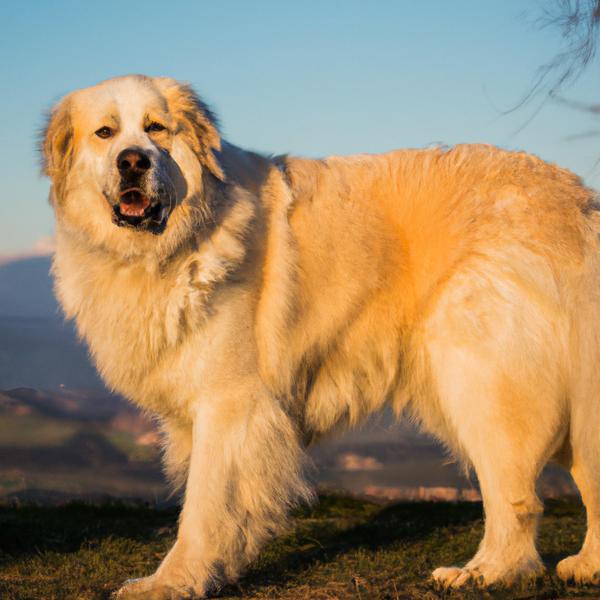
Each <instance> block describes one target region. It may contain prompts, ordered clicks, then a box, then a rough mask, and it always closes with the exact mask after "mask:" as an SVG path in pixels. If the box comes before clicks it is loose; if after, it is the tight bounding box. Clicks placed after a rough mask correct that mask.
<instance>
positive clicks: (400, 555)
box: [0, 496, 600, 600]
mask: <svg viewBox="0 0 600 600" xmlns="http://www.w3.org/2000/svg"><path fill="white" fill-rule="evenodd" d="M176 519H177V511H175V510H174V509H170V510H158V509H153V508H147V507H143V506H126V505H122V504H112V505H103V506H91V505H84V504H69V505H66V506H62V507H57V508H52V507H34V506H23V507H3V508H0V598H2V599H3V600H13V599H34V598H35V599H38V598H39V599H44V600H53V599H67V598H73V599H81V600H83V599H96V598H98V599H103V598H108V597H109V595H110V593H111V591H113V590H114V589H116V588H117V587H118V586H119V584H120V583H121V582H122V581H123V580H124V579H125V578H127V577H132V576H142V575H145V574H149V573H151V572H152V570H153V569H155V568H156V566H157V565H158V564H159V562H160V559H161V557H162V556H163V554H164V553H165V552H166V550H167V549H168V547H169V546H170V544H171V543H172V541H173V538H174V535H175V531H176V529H175V525H176ZM584 530H585V518H584V514H583V509H582V507H581V505H580V504H579V503H578V502H576V501H566V500H565V501H555V502H549V503H548V505H547V510H546V515H545V517H544V519H543V523H542V529H541V534H540V549H541V552H542V555H543V557H544V560H545V561H546V564H547V566H548V567H549V574H548V575H546V576H545V577H544V578H542V579H541V580H539V581H538V582H537V584H536V586H535V587H530V588H527V589H512V590H498V591H492V592H485V593H484V592H481V591H479V590H467V591H464V592H454V593H451V594H444V593H441V592H436V591H435V590H434V589H433V588H432V587H431V585H430V583H429V580H428V578H429V574H430V572H431V571H432V569H433V568H435V567H436V566H440V565H449V564H456V563H461V562H463V561H465V560H466V559H468V558H469V557H470V556H471V555H472V554H473V552H474V551H475V549H476V547H477V544H478V542H479V539H480V536H481V532H482V518H481V505H480V504H469V503H459V504H446V503H436V504H431V503H414V504H409V503H402V504H395V505H392V506H387V507H381V506H378V505H376V504H372V503H369V502H364V501H360V500H355V499H352V498H344V497H339V496H325V497H322V498H321V501H320V503H319V504H318V505H317V506H315V507H314V508H310V509H309V508H305V509H302V510H300V511H298V512H297V514H296V515H295V518H294V521H293V527H292V529H291V530H290V532H289V533H288V534H287V535H285V536H282V537H279V538H278V539H276V540H274V541H273V542H271V543H270V544H269V545H268V546H267V547H266V548H265V550H264V551H263V553H262V554H261V556H260V558H259V559H258V560H257V561H256V562H255V563H254V564H253V565H252V566H251V568H250V569H249V571H248V573H247V575H246V576H245V577H244V578H243V579H242V581H241V582H240V583H239V584H238V585H236V586H232V587H230V588H228V589H226V590H223V592H222V598H229V599H234V598H235V599H239V598H254V599H259V598H260V599H266V598H272V599H284V600H285V599H290V600H300V599H302V600H320V599H334V598H339V599H347V598H348V599H349V598H353V599H358V600H367V599H381V600H383V599H386V600H406V599H409V598H423V599H427V600H434V599H437V598H449V599H452V598H456V599H471V598H473V599H475V598H502V599H505V598H521V599H525V598H539V599H551V598H565V599H566V598H575V597H583V598H600V589H594V588H578V587H570V586H565V585H564V584H562V583H561V582H559V581H558V580H557V579H556V577H555V576H554V575H553V574H552V570H553V567H554V565H555V564H556V562H557V561H558V560H560V558H562V557H564V556H566V555H567V554H572V553H574V552H576V551H577V550H578V547H579V545H580V543H581V540H582V539H583V535H584Z"/></svg>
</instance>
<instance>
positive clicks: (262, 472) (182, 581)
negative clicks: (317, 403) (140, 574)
mask: <svg viewBox="0 0 600 600" xmlns="http://www.w3.org/2000/svg"><path fill="white" fill-rule="evenodd" d="M303 462H304V453H303V451H302V449H301V446H300V442H299V435H298V431H297V428H296V426H295V424H294V423H293V420H292V419H291V418H290V416H289V414H288V413H287V412H286V410H285V409H284V407H282V406H281V404H280V403H279V402H278V401H277V400H275V399H274V398H272V397H271V396H269V394H268V393H267V392H265V391H261V393H254V394H251V395H250V397H247V398H245V399H239V396H238V397H237V398H235V397H223V396H222V395H221V396H220V397H218V399H215V400H213V401H211V402H210V403H200V404H199V405H198V406H197V407H196V409H195V410H194V423H193V439H192V455H191V460H190V469H189V474H188V479H187V486H186V493H185V501H184V506H183V510H182V512H181V517H180V522H179V531H178V535H177V541H176V542H175V545H174V546H173V548H172V549H171V551H170V552H169V553H168V555H167V556H166V558H165V559H164V560H163V562H162V564H161V565H160V567H159V568H158V570H157V571H156V573H155V574H154V575H152V576H150V577H147V578H145V579H140V580H136V581H131V582H128V583H127V584H126V585H125V586H124V587H123V588H121V590H120V591H119V592H118V595H117V597H118V598H127V599H130V598H157V599H158V598H160V599H163V598H165V599H166V598H169V599H171V598H202V597H206V596H207V595H208V594H210V593H211V592H212V591H214V590H215V589H218V588H219V587H220V586H222V585H223V584H224V583H227V582H231V581H234V580H235V579H236V578H237V577H238V575H239V573H240V571H241V570H242V569H243V568H244V567H245V566H246V565H247V563H248V562H249V561H250V560H252V559H253V558H254V557H255V556H256V554H257V553H258V551H259V549H260V547H261V545H262V543H263V542H264V541H265V539H266V538H268V537H269V536H270V535H272V534H273V533H275V532H277V531H278V530H280V529H281V527H282V526H283V525H284V524H285V519H286V515H287V513H288V510H289V508H290V506H292V505H293V504H294V503H296V502H297V501H298V500H302V499H304V500H306V499H309V498H310V495H311V494H310V491H309V489H308V487H307V486H306V484H305V482H304V479H303V476H302V466H303Z"/></svg>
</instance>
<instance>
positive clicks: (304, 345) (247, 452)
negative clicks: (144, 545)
mask: <svg viewBox="0 0 600 600" xmlns="http://www.w3.org/2000/svg"><path fill="white" fill-rule="evenodd" d="M42 151H43V156H44V161H45V170H46V172H47V174H48V175H49V176H50V177H51V178H52V184H53V185H52V192H51V201H52V204H53V206H54V210H55V212H56V234H57V250H56V256H55V259H54V267H53V271H54V276H55V278H56V292H57V295H58V297H59V299H60V301H61V303H62V306H63V307H64V310H65V313H66V315H67V316H68V317H69V318H72V319H75V321H76V323H77V327H78V330H79V332H80V334H81V336H82V337H83V338H84V339H85V340H87V343H88V344H89V348H90V351H91V354H92V356H93V358H94V360H95V362H96V364H97V366H98V369H99V370H100V372H101V374H102V376H103V377H104V379H105V381H106V382H107V384H108V385H109V386H111V387H112V388H114V389H115V390H117V391H118V392H120V393H122V394H123V395H125V396H127V397H128V398H130V399H131V400H133V401H134V402H136V403H137V404H138V405H140V406H141V407H143V408H144V409H146V410H148V411H151V412H153V413H155V414H156V415H157V416H158V418H159V419H160V421H161V423H162V427H163V429H164V434H165V464H166V469H167V471H168V473H169V474H170V476H171V477H172V479H173V480H174V482H175V483H184V482H185V484H186V492H185V501H184V505H183V510H182V513H181V520H180V524H179V533H178V537H177V541H176V543H175V545H174V546H173V548H172V549H171V551H170V552H169V554H168V555H167V557H166V558H165V559H164V561H163V563H162V564H161V566H160V567H159V569H158V570H157V572H156V573H155V574H154V575H151V576H150V577H147V578H145V579H141V580H136V581H132V582H128V583H126V584H125V586H124V587H123V588H122V589H121V590H120V592H119V597H121V598H180V597H192V596H194V597H195V596H198V597H203V596H205V595H207V594H209V593H210V592H211V590H214V589H215V588H216V587H218V586H219V585H222V584H223V583H224V582H227V581H232V580H234V579H235V578H236V577H237V576H238V575H239V573H240V571H241V569H243V568H244V566H245V565H246V564H247V563H248V561H249V560H251V559H252V558H253V557H255V556H256V555H257V553H258V551H259V550H260V547H261V544H262V543H263V542H264V541H265V539H266V538H268V536H270V535H272V534H273V533H274V532H276V531H278V530H279V529H280V528H281V526H282V525H283V524H284V523H285V517H286V513H287V512H288V510H289V508H290V506H292V505H294V503H296V502H297V501H298V500H304V499H307V498H310V496H311V492H310V490H309V488H308V487H307V485H306V483H305V480H304V478H303V463H304V450H303V448H304V446H305V445H306V444H307V443H309V442H310V441H311V440H313V439H314V438H316V437H318V436H320V435H321V434H323V433H325V432H327V431H330V430H332V429H333V428H336V427H338V426H341V425H346V424H350V425H352V424H355V423H357V422H359V421H360V420H361V419H362V418H363V417H364V416H365V415H368V414H369V413H372V412H373V411H375V410H377V409H379V408H380V407H382V406H383V405H384V404H385V403H388V404H390V405H391V406H393V408H394V410H395V411H396V412H397V413H398V414H400V413H402V412H405V413H409V414H411V415H412V416H413V417H414V418H416V419H417V420H418V421H420V422H421V423H422V425H423V426H424V427H425V428H426V429H427V430H428V431H430V432H432V433H434V434H435V435H437V436H438V437H439V438H440V439H442V440H443V441H444V442H445V443H446V444H447V445H448V446H449V447H450V448H451V449H452V450H453V451H454V452H455V453H456V455H457V456H458V457H460V458H461V459H462V460H464V461H465V462H466V463H467V464H469V465H471V466H472V467H473V468H474V470H475V471H476V473H477V477H478V479H479V482H480V485H481V490H482V493H483V498H484V504H485V512H486V526H485V535H484V538H483V541H482V542H481V545H480V547H479V550H478V551H477V554H476V555H475V556H474V558H473V559H472V560H471V561H469V562H468V563H467V564H466V565H465V566H463V567H446V568H439V569H437V570H436V571H435V572H434V573H433V577H434V578H435V579H436V580H437V581H438V582H439V583H440V584H442V585H444V586H460V585H463V584H465V583H466V582H468V581H472V580H476V581H479V582H483V583H484V584H491V583H494V582H504V583H509V582H511V581H514V580H515V579H516V578H520V577H523V576H525V577H532V576H535V575H536V574H537V573H539V572H540V570H541V569H542V563H541V561H540V557H539V555H538V553H537V551H536V548H535V534H536V524H537V521H538V517H539V514H540V512H541V510H542V507H541V504H540V502H539V500H538V498H537V496H536V493H535V481H536V478H537V476H538V474H539V473H540V470H541V469H542V467H543V466H544V465H545V463H546V462H547V461H548V460H549V459H550V458H552V457H553V456H554V457H556V456H558V457H560V458H561V460H562V462H563V463H566V464H568V465H569V466H570V467H571V469H572V473H573V475H574V477H575V480H576V482H577V484H578V486H579V488H580V490H581V493H582V496H583V499H584V502H585V505H586V507H587V513H588V533H587V536H586V538H585V543H584V545H583V548H582V550H581V552H580V553H579V554H577V555H576V556H572V557H569V558H566V559H564V560H563V561H561V562H560V563H559V565H558V573H559V575H560V576H561V577H563V578H574V579H575V580H577V581H583V582H590V581H596V579H597V577H598V573H599V572H600V435H599V432H600V376H599V375H598V364H599V363H600V252H599V250H600V249H599V241H598V236H599V232H600V219H599V216H598V213H597V212H596V206H595V205H594V197H593V194H592V192H591V191H590V190H588V189H586V188H585V187H584V186H583V185H582V184H581V182H580V181H579V180H578V179H577V178H576V177H575V176H574V175H572V174H570V173H568V172H567V171H564V170H561V169H559V168H557V167H554V166H552V165H548V164H546V163H544V162H542V161H541V160H539V159H537V158H535V157H533V156H529V155H527V154H523V153H509V152H504V151H502V150H499V149H496V148H493V147H489V146H459V147H456V148H454V149H451V150H444V149H429V150H400V151H397V152H391V153H389V154H384V155H379V156H370V155H362V156H353V157H349V158H339V157H332V158H328V159H325V160H305V159H298V158H292V157H287V156H284V157H279V158H266V157H263V156H259V155H257V154H253V153H251V152H246V151H244V150H241V149H239V148H236V147H235V146H232V145H230V144H228V143H226V142H224V141H223V140H222V139H221V138H220V135H219V131H218V129H217V125H216V123H215V119H214V117H213V115H212V114H211V113H210V112H209V110H208V109H207V108H206V106H205V105H204V104H203V103H202V102H201V101H200V100H199V99H198V97H197V96H196V95H195V94H194V92H193V91H192V90H191V89H190V88H189V87H188V86H186V85H181V84H179V83H177V82H176V81H173V80H171V79H166V78H148V77H143V76H130V77H123V78H118V79H113V80H109V81H106V82H104V83H101V84H100V85H98V86H96V87H92V88H89V89H84V90H81V91H77V92H74V93H72V94H70V95H68V96H67V97H66V98H65V99H64V100H62V101H61V102H60V103H59V104H58V105H57V106H56V107H55V109H54V110H53V111H52V113H51V115H50V119H49V122H48V126H47V129H46V131H45V134H44V139H43V142H42Z"/></svg>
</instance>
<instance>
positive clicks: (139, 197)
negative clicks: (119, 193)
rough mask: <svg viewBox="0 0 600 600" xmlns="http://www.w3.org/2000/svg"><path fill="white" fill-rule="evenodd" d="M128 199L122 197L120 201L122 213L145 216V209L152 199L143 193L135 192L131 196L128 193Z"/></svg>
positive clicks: (130, 215) (129, 215) (131, 215)
mask: <svg viewBox="0 0 600 600" xmlns="http://www.w3.org/2000/svg"><path fill="white" fill-rule="evenodd" d="M127 196H128V197H127V199H126V200H125V199H122V200H121V202H120V203H119V210H120V211H121V214H123V215H127V216H128V217H143V216H144V211H145V210H146V208H148V206H149V204H150V200H149V199H148V198H146V196H144V195H143V194H135V195H133V197H131V195H130V194H127Z"/></svg>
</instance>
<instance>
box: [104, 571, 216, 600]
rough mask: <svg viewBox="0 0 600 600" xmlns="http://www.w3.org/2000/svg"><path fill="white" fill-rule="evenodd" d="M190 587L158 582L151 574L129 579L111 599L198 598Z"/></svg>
mask: <svg viewBox="0 0 600 600" xmlns="http://www.w3.org/2000/svg"><path fill="white" fill-rule="evenodd" d="M204 597H205V596H203V595H202V596H199V595H198V594H196V593H195V592H194V591H193V590H192V589H191V588H180V587H177V588H176V587H173V586H170V585H167V584H164V583H160V582H159V581H157V580H156V578H155V577H154V576H153V575H151V576H150V577H143V578H141V579H129V580H127V581H126V582H125V583H124V584H123V586H122V587H121V588H120V589H119V590H117V591H116V592H115V593H114V594H113V595H112V598H113V600H199V599H200V598H204Z"/></svg>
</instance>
